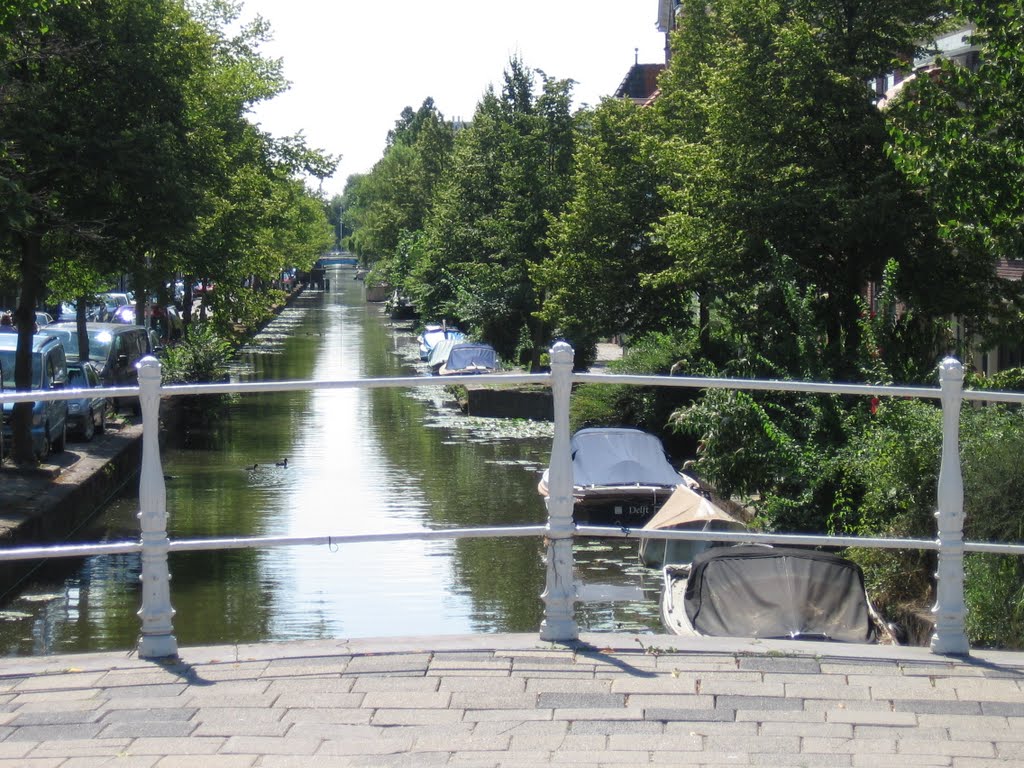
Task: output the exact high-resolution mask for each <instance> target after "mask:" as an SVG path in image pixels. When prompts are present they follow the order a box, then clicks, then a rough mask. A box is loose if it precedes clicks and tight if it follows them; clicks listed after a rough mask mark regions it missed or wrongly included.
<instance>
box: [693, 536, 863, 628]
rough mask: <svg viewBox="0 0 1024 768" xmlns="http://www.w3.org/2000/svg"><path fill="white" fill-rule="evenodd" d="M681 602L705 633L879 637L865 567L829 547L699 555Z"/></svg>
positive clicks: (730, 550) (720, 551)
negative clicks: (831, 550) (833, 551)
mask: <svg viewBox="0 0 1024 768" xmlns="http://www.w3.org/2000/svg"><path fill="white" fill-rule="evenodd" d="M683 603H684V607H685V610H686V616H687V618H688V619H689V621H690V624H691V625H692V626H693V628H694V629H695V630H696V631H697V632H699V633H700V634H702V635H711V636H720V637H722V636H724V637H760V638H793V639H800V638H804V639H808V640H836V641H840V642H848V643H873V642H876V641H877V635H876V630H875V626H874V624H873V622H872V620H871V614H870V610H869V608H868V600H867V594H866V593H865V591H864V574H863V572H862V571H861V569H860V566H858V565H857V564H856V563H852V562H850V561H849V560H844V559H843V558H841V557H838V556H836V555H832V554H829V553H827V552H818V551H815V550H803V549H792V548H777V547H763V546H753V545H745V546H738V547H719V548H715V549H711V550H709V551H707V552H703V553H701V554H699V555H697V556H696V557H695V558H694V560H693V565H692V567H691V569H690V576H689V579H688V580H687V584H686V595H685V598H684V600H683Z"/></svg>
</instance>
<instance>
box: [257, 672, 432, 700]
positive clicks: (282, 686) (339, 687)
mask: <svg viewBox="0 0 1024 768" xmlns="http://www.w3.org/2000/svg"><path fill="white" fill-rule="evenodd" d="M387 679H389V680H399V679H402V680H421V679H422V678H415V677H409V678H387ZM356 680H357V678H353V677H301V678H298V679H294V678H280V679H277V680H271V681H270V684H269V685H268V686H267V688H266V690H265V691H264V693H265V694H266V695H268V696H276V695H278V694H282V693H350V692H351V691H352V689H353V686H354V685H355V683H356Z"/></svg>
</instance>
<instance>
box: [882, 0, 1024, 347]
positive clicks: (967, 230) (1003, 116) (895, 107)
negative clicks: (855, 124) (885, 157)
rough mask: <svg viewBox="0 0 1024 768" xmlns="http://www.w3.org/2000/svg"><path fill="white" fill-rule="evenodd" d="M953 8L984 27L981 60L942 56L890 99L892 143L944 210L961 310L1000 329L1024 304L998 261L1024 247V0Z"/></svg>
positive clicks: (977, 39) (939, 215)
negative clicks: (970, 62)
mask: <svg viewBox="0 0 1024 768" xmlns="http://www.w3.org/2000/svg"><path fill="white" fill-rule="evenodd" d="M952 6H953V8H954V10H955V11H956V12H958V13H959V14H960V16H961V17H962V18H965V19H966V20H968V21H970V22H973V23H974V24H976V25H977V28H978V31H977V34H975V35H973V36H972V38H971V41H972V42H973V43H977V44H980V48H981V50H980V56H979V62H978V64H979V65H978V66H977V67H976V68H968V67H963V66H959V65H957V64H956V63H954V62H951V61H946V60H940V61H938V62H937V67H936V69H935V71H934V72H931V73H930V75H929V76H928V77H917V78H916V79H915V80H913V81H912V82H910V83H909V84H907V86H906V87H905V88H903V90H902V91H901V92H900V95H899V96H898V97H897V98H896V99H895V100H894V102H893V103H892V104H891V105H890V106H889V107H888V114H889V125H888V129H889V138H890V142H891V143H890V146H889V149H890V152H891V154H892V157H893V160H894V162H895V164H896V166H897V168H898V169H899V170H900V172H901V173H902V174H904V176H905V177H906V178H907V179H908V180H909V181H910V182H912V183H913V184H915V185H916V186H918V187H919V188H920V189H921V190H922V192H923V195H924V197H925V198H926V200H927V202H928V203H929V205H931V206H932V208H933V210H934V214H933V215H934V218H935V221H936V223H937V225H938V229H939V234H940V235H941V237H942V238H943V240H944V249H945V251H946V252H948V253H950V254H951V255H952V263H950V264H949V265H948V267H947V268H946V269H945V270H944V271H943V274H942V280H943V281H945V283H946V287H945V289H944V290H945V291H946V292H948V293H953V292H955V297H952V298H955V300H956V301H957V306H956V307H955V311H956V312H957V313H958V314H960V315H964V316H965V317H966V319H967V321H968V323H969V324H970V325H971V326H972V327H973V328H976V329H977V330H978V331H980V332H984V333H986V334H988V335H989V336H990V337H991V335H992V333H993V331H994V330H995V328H994V326H996V325H998V324H1001V323H1005V322H1007V321H1008V320H1010V319H1014V320H1019V312H1020V309H1021V304H1022V300H1021V285H1020V283H1019V282H1011V281H1006V280H1001V279H999V278H998V276H997V275H996V273H995V270H994V266H995V264H996V260H997V259H999V258H1010V259H1016V258H1019V257H1020V254H1021V248H1022V245H1024V236H1022V234H1024V126H1022V124H1021V120H1020V108H1019V103H1020V94H1021V93H1022V92H1024V66H1022V65H1024V23H1022V21H1024V7H1022V6H1021V4H1020V3H1019V2H1010V3H993V2H974V1H973V0H956V2H953V3H952ZM935 288H936V289H942V288H943V287H942V286H941V285H936V286H935ZM1017 329H1018V338H1019V325H1018V327H1017Z"/></svg>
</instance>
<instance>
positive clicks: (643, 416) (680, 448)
mask: <svg viewBox="0 0 1024 768" xmlns="http://www.w3.org/2000/svg"><path fill="white" fill-rule="evenodd" d="M696 346H697V343H696V338H695V334H694V333H692V332H690V333H676V334H668V333H651V334H648V335H646V336H642V337H640V338H638V339H636V340H635V341H634V342H633V343H631V344H630V346H629V347H627V348H626V350H625V353H624V355H623V357H622V359H621V360H615V361H612V362H610V363H609V364H608V369H609V372H610V373H621V374H644V375H650V374H661V375H668V374H670V373H675V372H680V371H683V372H687V373H695V372H696V371H698V370H701V368H702V364H701V363H699V362H698V357H699V356H698V355H697V354H696V351H695V350H696ZM693 397H694V393H693V391H692V390H687V389H676V388H667V387H635V386H627V385H622V384H582V385H579V386H578V387H577V388H576V389H575V391H574V392H573V398H572V405H571V410H570V412H569V421H570V425H571V429H572V430H573V431H576V430H577V429H582V428H584V427H597V426H619V425H628V426H635V427H638V428H640V429H643V430H644V431H646V432H651V433H652V434H655V435H658V436H659V437H660V438H661V439H662V442H663V443H664V444H665V448H666V450H667V451H668V452H669V453H670V454H671V455H673V456H675V457H678V458H689V457H692V456H693V455H694V451H695V447H696V441H695V440H693V439H692V438H691V437H690V436H682V435H680V434H679V433H677V432H675V431H673V430H671V429H669V426H668V425H669V420H670V418H671V415H672V414H673V412H675V411H676V409H678V408H679V407H680V406H682V405H683V404H685V403H687V402H689V401H690V400H691V399H692V398H693Z"/></svg>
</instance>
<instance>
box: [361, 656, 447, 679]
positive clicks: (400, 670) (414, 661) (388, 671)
mask: <svg viewBox="0 0 1024 768" xmlns="http://www.w3.org/2000/svg"><path fill="white" fill-rule="evenodd" d="M428 666H430V654H427V653H418V654H394V655H392V654H381V655H380V656H353V657H352V660H351V661H349V663H348V664H347V665H346V667H345V670H344V672H342V674H344V675H360V674H366V673H367V672H372V673H373V674H375V675H393V674H409V673H411V672H418V673H420V674H423V673H425V672H426V671H427V667H428Z"/></svg>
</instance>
